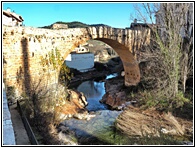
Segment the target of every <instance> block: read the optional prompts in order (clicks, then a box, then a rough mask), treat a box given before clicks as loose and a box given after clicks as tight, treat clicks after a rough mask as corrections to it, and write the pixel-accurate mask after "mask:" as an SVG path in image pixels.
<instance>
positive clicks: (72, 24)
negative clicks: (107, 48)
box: [39, 21, 109, 29]
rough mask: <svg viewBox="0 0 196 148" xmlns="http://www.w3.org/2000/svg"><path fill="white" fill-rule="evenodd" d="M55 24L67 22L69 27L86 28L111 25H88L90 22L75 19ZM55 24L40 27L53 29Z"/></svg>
mask: <svg viewBox="0 0 196 148" xmlns="http://www.w3.org/2000/svg"><path fill="white" fill-rule="evenodd" d="M53 24H66V25H67V26H68V28H86V27H98V26H107V27H109V26H108V25H105V24H92V25H88V24H85V23H82V22H78V21H73V22H61V21H58V22H55V23H53ZM53 24H51V25H48V26H43V27H39V28H47V29H52V25H53Z"/></svg>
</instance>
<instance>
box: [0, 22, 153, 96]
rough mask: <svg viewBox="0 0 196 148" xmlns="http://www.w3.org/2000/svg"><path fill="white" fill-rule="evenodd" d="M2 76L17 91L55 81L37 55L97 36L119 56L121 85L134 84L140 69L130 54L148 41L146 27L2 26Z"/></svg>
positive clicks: (63, 53) (67, 49)
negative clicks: (60, 28)
mask: <svg viewBox="0 0 196 148" xmlns="http://www.w3.org/2000/svg"><path fill="white" fill-rule="evenodd" d="M2 34H3V79H4V83H5V85H6V86H14V87H15V88H17V89H18V90H19V92H26V93H29V92H30V91H31V90H32V89H35V88H37V87H38V85H40V86H42V87H46V86H48V85H50V84H55V83H57V82H58V78H57V76H56V74H55V71H53V70H51V69H48V70H46V71H44V70H43V65H42V64H41V57H45V56H47V54H48V53H49V51H51V50H52V49H58V50H59V51H60V53H61V56H62V57H64V59H65V58H66V56H67V55H68V54H69V53H70V52H71V51H72V50H73V49H74V48H75V47H77V46H78V45H80V44H84V43H86V41H88V40H90V39H96V40H100V41H102V42H104V43H106V44H108V45H109V46H111V47H112V48H113V49H114V50H115V51H116V52H117V53H118V55H119V56H120V58H121V60H122V62H123V66H124V70H125V85H126V86H131V85H137V83H138V82H139V81H140V69H139V66H138V62H137V60H136V58H135V56H134V53H135V51H136V50H138V49H139V48H140V46H141V44H142V45H143V44H149V42H150V39H149V36H150V31H149V29H145V28H143V29H142V30H132V29H118V28H111V27H105V26H100V27H89V28H74V29H62V30H50V29H41V28H32V27H7V26H3V30H2Z"/></svg>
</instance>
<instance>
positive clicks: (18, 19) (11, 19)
mask: <svg viewBox="0 0 196 148" xmlns="http://www.w3.org/2000/svg"><path fill="white" fill-rule="evenodd" d="M23 21H24V19H23V18H22V16H20V15H18V14H16V13H15V12H11V9H9V8H8V9H7V10H3V17H2V22H3V25H5V26H22V25H23Z"/></svg>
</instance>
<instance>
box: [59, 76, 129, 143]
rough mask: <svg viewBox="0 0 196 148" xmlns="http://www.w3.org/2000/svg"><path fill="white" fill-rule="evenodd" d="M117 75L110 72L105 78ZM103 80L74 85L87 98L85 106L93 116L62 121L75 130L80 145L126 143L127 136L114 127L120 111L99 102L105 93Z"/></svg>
mask: <svg viewBox="0 0 196 148" xmlns="http://www.w3.org/2000/svg"><path fill="white" fill-rule="evenodd" d="M115 76H117V74H112V75H109V76H107V77H106V79H109V78H112V77H115ZM104 84H105V82H104V80H99V81H97V80H96V81H95V80H89V81H84V82H82V83H81V84H80V85H78V86H74V88H75V89H77V90H78V91H80V92H83V93H84V95H85V96H86V98H87V102H88V106H86V108H87V109H88V111H89V112H90V114H94V115H95V117H94V118H91V119H90V120H89V121H87V120H77V119H75V118H71V119H69V120H65V121H63V122H62V123H63V124H64V126H66V127H69V129H70V130H72V131H74V132H75V135H76V139H77V140H78V143H79V144H81V145H119V144H120V145H121V144H128V140H127V137H126V136H124V135H122V134H121V133H119V132H118V131H117V130H116V129H115V126H114V124H115V120H116V118H117V117H118V115H119V114H120V113H121V111H115V110H109V109H108V107H107V106H106V105H105V104H102V103H100V102H99V100H100V99H102V96H103V95H104V94H105V86H104Z"/></svg>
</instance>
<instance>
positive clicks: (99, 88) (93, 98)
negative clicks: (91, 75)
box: [77, 80, 107, 111]
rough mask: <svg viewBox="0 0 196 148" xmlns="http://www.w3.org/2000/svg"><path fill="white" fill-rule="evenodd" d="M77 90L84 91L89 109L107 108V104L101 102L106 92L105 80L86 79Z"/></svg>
mask: <svg viewBox="0 0 196 148" xmlns="http://www.w3.org/2000/svg"><path fill="white" fill-rule="evenodd" d="M77 90H78V91H80V92H83V93H84V95H85V96H86V98H87V102H88V106H87V107H86V108H87V109H88V110H89V111H97V110H105V109H107V107H106V105H104V104H102V103H100V102H99V100H100V99H101V98H102V96H103V95H104V94H105V87H104V82H95V81H93V80H92V81H85V82H83V83H81V84H80V85H79V86H78V87H77Z"/></svg>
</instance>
